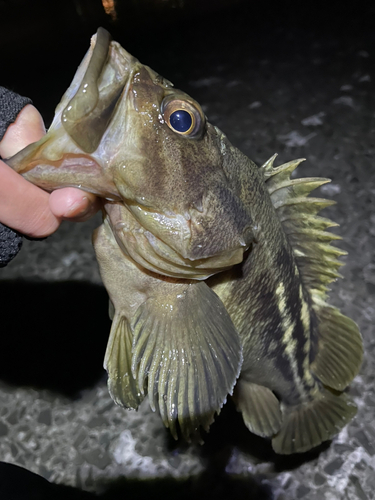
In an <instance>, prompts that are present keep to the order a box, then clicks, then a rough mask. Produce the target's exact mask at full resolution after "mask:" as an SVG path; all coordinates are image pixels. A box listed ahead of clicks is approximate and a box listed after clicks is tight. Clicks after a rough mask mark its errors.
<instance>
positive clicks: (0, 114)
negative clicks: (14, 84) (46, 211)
mask: <svg viewBox="0 0 375 500" xmlns="http://www.w3.org/2000/svg"><path fill="white" fill-rule="evenodd" d="M27 104H32V102H31V100H30V99H28V98H27V97H22V96H20V95H18V94H16V93H15V92H12V91H11V90H7V89H5V88H4V87H0V141H1V139H2V138H3V137H4V135H5V132H6V131H7V128H8V127H9V125H10V124H11V123H13V122H15V121H16V118H17V116H18V114H19V112H20V111H21V109H22V108H24V107H25V106H26V105H27ZM21 246H22V236H21V235H20V234H19V233H17V232H16V231H13V229H10V228H9V227H7V226H4V225H3V224H1V223H0V267H4V266H6V265H7V264H8V263H9V262H10V261H11V260H12V259H13V258H14V257H15V256H16V255H17V254H18V252H19V251H20V249H21Z"/></svg>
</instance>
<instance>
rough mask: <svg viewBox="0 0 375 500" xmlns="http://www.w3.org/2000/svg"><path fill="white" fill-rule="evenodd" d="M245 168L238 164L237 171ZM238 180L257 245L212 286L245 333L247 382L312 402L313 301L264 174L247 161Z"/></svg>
mask: <svg viewBox="0 0 375 500" xmlns="http://www.w3.org/2000/svg"><path fill="white" fill-rule="evenodd" d="M239 165H241V164H240V163H239V162H238V160H237V162H236V168H238V167H239ZM236 177H237V178H238V179H239V183H240V184H241V185H242V186H249V187H250V186H251V189H250V188H249V189H246V201H247V204H248V208H249V210H250V211H251V217H252V219H253V220H255V221H257V229H256V230H255V233H254V234H255V238H256V243H255V244H254V245H253V247H252V249H251V251H249V252H247V254H246V255H245V258H244V262H243V263H242V264H241V265H240V266H237V267H235V268H234V269H232V270H230V271H227V272H226V273H223V274H220V275H218V276H216V277H213V278H211V279H210V280H209V283H210V286H211V287H212V289H213V290H214V291H215V292H216V293H217V294H218V295H219V297H220V298H221V300H222V301H223V303H224V305H225V307H226V309H227V310H228V312H229V313H230V315H231V317H232V319H233V321H234V324H235V326H236V328H237V330H238V332H239V333H240V336H241V340H242V343H243V349H244V363H243V366H242V371H241V377H242V378H244V379H245V380H248V381H250V382H255V383H257V384H259V385H264V386H266V387H268V388H269V389H271V390H272V391H274V392H275V394H276V395H277V396H278V397H279V398H280V399H281V400H282V401H283V402H285V403H286V404H290V405H296V404H299V403H301V402H304V401H306V400H308V399H309V397H310V392H311V391H312V390H313V389H314V388H315V387H316V385H317V380H316V379H315V378H314V377H313V376H312V374H311V372H310V363H311V362H312V361H313V359H314V356H315V352H316V348H317V338H316V337H317V333H316V330H315V328H316V319H315V316H314V313H313V311H312V309H311V304H310V302H311V299H310V297H309V296H308V293H307V292H306V290H305V289H304V286H303V283H302V280H301V277H300V273H299V270H298V267H297V264H296V262H295V258H294V256H293V251H292V248H291V246H290V244H289V242H288V240H287V238H286V235H285V233H284V230H283V228H282V225H281V223H280V221H279V219H278V218H277V216H276V213H275V209H274V207H273V205H272V203H271V200H270V198H269V195H268V192H267V190H266V187H265V182H264V178H263V175H262V172H261V171H260V169H259V168H258V167H257V166H256V165H255V164H254V163H253V162H251V161H250V160H248V159H247V158H246V157H244V158H243V163H242V165H241V167H240V168H238V171H237V172H236Z"/></svg>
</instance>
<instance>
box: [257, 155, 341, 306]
mask: <svg viewBox="0 0 375 500" xmlns="http://www.w3.org/2000/svg"><path fill="white" fill-rule="evenodd" d="M275 158H276V155H274V156H272V157H271V158H270V159H269V160H268V161H267V162H266V163H265V164H264V165H263V166H262V169H263V173H264V177H265V181H266V186H267V189H268V192H269V194H270V197H271V200H272V204H273V206H274V207H275V210H276V213H277V215H278V217H279V219H280V221H281V223H282V225H283V228H284V231H285V233H286V234H287V236H288V239H289V242H290V244H291V246H292V249H293V252H294V256H295V259H296V261H297V265H298V267H299V269H300V273H301V276H302V280H303V282H304V284H305V286H306V287H307V289H308V290H309V292H310V294H311V296H312V298H313V299H314V297H319V299H320V300H322V299H323V300H324V299H325V298H326V294H327V291H328V288H327V285H329V283H331V282H332V281H334V280H336V279H337V278H339V277H340V274H339V273H338V269H339V268H340V267H341V266H342V263H341V262H340V261H339V260H338V259H337V258H338V257H340V256H341V255H345V254H346V252H343V251H342V250H339V249H338V248H336V247H334V246H332V245H331V244H330V242H331V241H332V240H337V239H340V237H339V236H337V235H335V234H332V233H330V232H327V231H326V229H327V228H329V227H333V226H337V224H336V223H334V222H332V221H330V220H329V219H326V218H324V217H319V216H318V215H317V214H318V213H319V212H320V210H322V209H323V208H325V207H327V206H330V205H333V204H334V203H335V202H334V201H332V200H325V199H322V198H313V197H310V196H309V194H310V193H311V192H312V191H313V190H314V189H316V188H318V187H320V186H322V185H323V184H326V183H327V182H330V180H329V179H324V178H318V177H306V178H300V179H291V174H292V172H293V171H294V170H295V169H296V168H297V167H298V165H299V164H300V163H301V162H302V161H304V159H303V158H301V159H298V160H293V161H290V162H288V163H284V164H283V165H280V166H279V167H274V166H273V163H274V161H275Z"/></svg>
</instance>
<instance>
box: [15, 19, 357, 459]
mask: <svg viewBox="0 0 375 500" xmlns="http://www.w3.org/2000/svg"><path fill="white" fill-rule="evenodd" d="M275 158H276V155H274V156H273V157H272V158H270V159H269V160H268V161H266V162H265V163H264V164H263V165H262V166H260V167H259V166H257V165H256V164H255V163H254V162H253V161H251V160H250V159H249V158H248V157H247V156H246V155H245V154H243V153H242V152H240V151H239V150H238V149H237V148H236V147H234V146H233V145H232V144H231V143H230V142H229V140H228V139H227V137H226V135H225V134H224V133H223V132H222V131H221V130H220V129H219V128H218V127H216V126H214V125H212V124H211V123H210V122H209V121H208V119H207V117H206V116H205V113H204V112H203V110H202V107H201V106H200V105H199V103H198V102H197V101H196V100H194V99H193V98H192V97H190V96H189V95H187V94H186V93H185V92H183V91H181V90H178V89H176V88H175V87H174V86H173V84H172V83H171V82H170V81H168V80H167V79H165V78H163V77H162V76H161V75H159V74H158V73H156V72H155V71H153V70H152V69H151V68H149V67H148V66H145V65H143V64H141V63H140V62H139V61H138V60H137V59H136V58H135V57H133V56H132V55H130V54H129V53H128V52H127V51H126V50H125V49H123V48H122V47H121V45H120V44H119V43H117V42H116V41H113V40H112V39H111V37H110V35H109V33H108V32H107V31H106V30H104V29H103V28H99V29H98V31H97V33H96V34H95V35H94V36H93V37H92V39H91V45H90V48H89V50H88V52H87V54H86V56H85V57H84V59H83V61H82V62H81V64H80V66H79V68H78V70H77V72H76V74H75V76H74V78H73V81H72V83H71V85H70V86H69V88H68V90H67V91H66V92H65V94H64V95H63V97H62V100H61V102H60V103H59V104H58V106H57V108H56V112H55V117H54V120H53V122H52V125H51V127H50V128H49V131H48V133H47V134H46V135H45V136H44V137H43V138H42V139H41V140H40V141H39V142H37V143H34V144H31V145H29V146H28V147H26V148H25V149H24V150H22V151H21V152H19V153H18V154H17V155H15V156H14V157H12V158H10V159H8V160H7V163H8V164H9V165H10V166H11V167H12V168H13V169H14V170H15V171H16V172H18V173H20V174H21V175H22V176H23V177H24V178H25V179H27V180H28V181H30V182H32V183H34V184H36V185H37V186H39V187H41V188H43V189H45V190H46V191H48V192H51V191H53V190H54V189H59V188H63V187H68V186H73V187H78V188H81V189H83V190H86V191H88V192H91V193H94V194H95V195H97V196H98V197H100V198H101V200H102V212H103V222H102V224H101V225H100V226H99V227H98V228H97V229H96V230H95V231H94V234H93V245H94V250H95V254H96V258H97V261H98V264H99V269H100V274H101V277H102V280H103V283H104V286H105V288H106V290H107V292H108V295H109V313H110V317H111V319H112V326H111V331H110V334H109V339H108V345H107V349H106V353H105V358H104V367H105V369H106V370H107V372H108V388H109V392H110V394H111V396H112V398H113V400H114V401H115V402H116V403H117V404H119V405H121V406H122V407H124V408H127V409H135V410H136V409H138V407H139V405H140V404H141V403H142V401H143V400H144V399H145V397H146V395H148V399H149V404H150V407H151V409H152V410H153V411H158V412H159V414H160V416H161V419H162V421H163V423H164V425H165V426H166V427H167V428H169V429H170V432H171V434H172V435H173V437H175V438H176V439H177V438H179V437H180V436H182V438H184V439H185V440H187V441H192V440H196V439H198V440H199V439H201V435H202V431H208V430H209V428H210V426H211V424H212V423H213V421H214V419H215V416H216V415H218V414H219V413H220V411H221V409H222V407H223V405H224V404H225V403H226V401H227V398H228V397H232V399H233V401H234V403H235V406H236V408H237V410H238V411H239V412H241V414H242V417H243V421H244V423H245V425H246V427H247V428H248V429H249V430H250V431H251V432H252V433H255V434H257V435H258V436H262V437H264V438H267V439H269V440H271V443H272V446H273V449H274V450H275V452H276V453H278V454H286V455H287V454H293V453H303V452H306V451H308V450H310V449H313V448H315V447H316V446H318V445H320V444H321V443H322V442H325V441H327V440H330V439H332V438H333V437H334V436H335V435H336V434H337V433H338V432H339V431H340V430H341V429H342V428H343V427H344V426H345V425H346V424H347V423H348V422H350V421H351V419H352V418H353V417H354V415H355V414H356V406H355V404H354V402H353V401H352V399H351V398H350V396H349V395H348V393H347V391H346V388H347V387H348V386H349V384H350V383H351V381H352V380H353V378H354V377H355V376H356V375H357V373H358V371H359V369H360V366H361V362H362V356H363V343H362V337H361V334H360V332H359V329H358V326H357V325H356V323H354V321H352V320H351V319H350V318H348V317H346V316H344V315H343V314H342V313H341V312H340V311H339V310H338V309H337V308H336V307H333V306H332V305H330V304H329V303H328V293H329V285H330V283H332V282H333V281H335V280H337V278H339V277H340V274H339V272H338V270H339V268H340V266H341V265H342V262H341V261H340V257H341V256H342V255H344V254H345V252H344V251H342V250H340V249H339V248H338V247H336V246H334V245H333V244H332V243H333V242H334V240H337V239H339V236H337V235H336V234H333V233H332V232H330V231H329V230H327V229H329V228H331V227H333V226H336V225H337V224H335V223H334V222H332V221H331V220H329V219H327V218H325V217H322V216H321V215H318V214H319V212H320V211H321V210H322V209H323V208H325V207H327V206H330V205H332V204H333V202H332V201H330V200H325V199H321V198H317V197H313V196H310V194H311V193H312V191H314V190H315V189H317V188H319V187H320V186H322V185H324V184H325V183H327V182H329V179H326V178H318V177H309V178H292V173H293V171H294V170H295V169H296V168H297V167H298V166H299V165H300V164H301V162H302V161H303V159H297V160H293V161H290V162H288V163H285V164H282V165H279V166H275V165H274V162H275Z"/></svg>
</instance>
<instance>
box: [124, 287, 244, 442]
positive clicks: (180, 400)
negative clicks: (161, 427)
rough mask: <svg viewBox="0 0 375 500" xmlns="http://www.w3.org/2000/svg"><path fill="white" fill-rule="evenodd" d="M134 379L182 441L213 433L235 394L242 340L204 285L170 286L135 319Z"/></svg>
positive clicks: (216, 299)
mask: <svg viewBox="0 0 375 500" xmlns="http://www.w3.org/2000/svg"><path fill="white" fill-rule="evenodd" d="M131 328H132V331H133V334H134V343H133V362H132V368H133V375H134V377H136V378H137V381H138V386H139V387H140V388H143V387H144V385H145V384H146V385H147V389H148V394H149V398H150V405H151V407H152V409H153V410H155V409H157V408H158V409H159V410H160V414H161V416H162V419H163V422H164V424H165V426H166V427H169V429H170V430H171V433H172V435H173V436H174V437H175V438H176V439H177V435H178V431H177V424H178V425H179V427H180V429H181V432H182V435H183V436H184V438H185V439H187V440H188V441H190V438H191V436H192V435H194V434H195V433H196V432H197V430H198V428H199V426H202V427H203V428H204V429H205V430H208V428H209V426H210V424H211V423H212V422H213V420H214V415H215V413H219V412H220V409H221V407H222V406H223V404H224V403H225V402H226V398H227V395H228V393H229V394H231V393H232V391H233V388H234V385H235V383H236V379H237V377H238V376H239V372H240V368H241V364H242V350H241V344H240V339H239V335H238V333H237V331H236V329H235V327H234V325H233V323H232V320H231V318H230V316H229V314H228V313H227V311H226V309H225V307H224V305H223V304H222V302H221V301H220V299H219V298H218V297H217V295H216V294H215V293H214V292H213V291H212V290H211V289H210V288H209V287H208V286H207V285H206V284H205V283H203V282H199V283H171V282H166V283H165V286H163V287H160V289H158V294H157V295H156V294H155V295H154V296H152V297H150V298H149V299H148V300H146V301H145V302H144V303H143V304H142V305H141V306H140V307H139V308H138V310H137V311H136V313H135V315H134V317H133V318H132V320H131Z"/></svg>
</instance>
